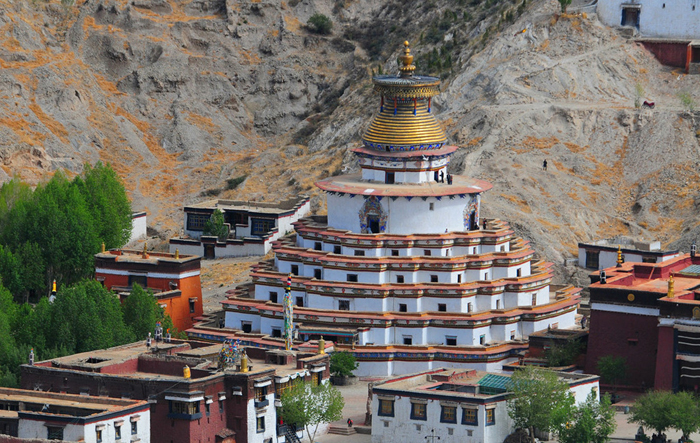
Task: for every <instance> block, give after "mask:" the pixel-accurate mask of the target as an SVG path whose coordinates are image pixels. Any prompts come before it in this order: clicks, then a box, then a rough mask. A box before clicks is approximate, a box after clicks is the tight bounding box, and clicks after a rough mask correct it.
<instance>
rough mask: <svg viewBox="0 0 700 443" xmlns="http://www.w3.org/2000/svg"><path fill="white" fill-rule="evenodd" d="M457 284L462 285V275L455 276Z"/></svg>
mask: <svg viewBox="0 0 700 443" xmlns="http://www.w3.org/2000/svg"><path fill="white" fill-rule="evenodd" d="M457 283H462V274H457Z"/></svg>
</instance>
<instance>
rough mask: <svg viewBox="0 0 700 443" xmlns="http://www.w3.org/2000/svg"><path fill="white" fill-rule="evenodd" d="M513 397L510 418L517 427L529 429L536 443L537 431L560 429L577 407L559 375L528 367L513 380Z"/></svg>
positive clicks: (520, 371)
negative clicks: (573, 408)
mask: <svg viewBox="0 0 700 443" xmlns="http://www.w3.org/2000/svg"><path fill="white" fill-rule="evenodd" d="M510 380H511V388H510V390H511V392H512V396H511V398H510V399H509V400H508V415H510V417H511V418H512V419H513V422H514V423H515V426H516V427H519V428H523V429H527V430H528V432H529V435H530V439H531V440H532V441H534V436H535V435H534V434H535V431H534V430H535V428H537V429H539V430H541V431H550V430H552V429H554V428H557V427H559V425H560V424H561V422H562V421H563V420H565V419H566V417H567V416H568V414H569V412H570V410H571V407H572V405H573V403H574V398H573V396H571V394H570V393H569V385H568V384H566V383H565V382H564V381H561V380H559V378H558V377H557V374H556V373H554V372H552V371H548V370H545V369H538V368H535V367H532V366H525V367H523V368H522V369H519V370H518V371H516V372H515V373H514V374H513V375H512V376H511V378H510Z"/></svg>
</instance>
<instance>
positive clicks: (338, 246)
mask: <svg viewBox="0 0 700 443" xmlns="http://www.w3.org/2000/svg"><path fill="white" fill-rule="evenodd" d="M340 252H341V249H340V245H335V246H333V253H334V254H340Z"/></svg>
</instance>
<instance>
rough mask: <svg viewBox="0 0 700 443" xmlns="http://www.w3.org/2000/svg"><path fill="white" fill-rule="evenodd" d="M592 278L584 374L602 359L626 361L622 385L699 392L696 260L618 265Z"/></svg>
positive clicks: (699, 261)
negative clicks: (616, 358)
mask: <svg viewBox="0 0 700 443" xmlns="http://www.w3.org/2000/svg"><path fill="white" fill-rule="evenodd" d="M604 272H605V274H604V277H603V271H600V272H597V273H594V274H592V275H591V280H592V281H593V283H592V284H591V286H590V293H591V320H590V335H589V339H588V355H587V359H586V372H589V373H598V370H597V363H598V360H599V359H600V358H601V357H604V356H607V355H612V356H621V357H624V358H625V359H626V361H627V368H628V370H627V378H626V382H627V384H628V385H630V386H632V387H637V388H640V389H645V388H656V389H673V390H679V389H681V390H694V391H697V390H698V384H700V257H698V256H695V254H692V253H691V254H683V255H681V256H679V257H676V258H673V259H670V260H667V261H664V262H661V263H622V264H621V265H620V266H619V267H613V268H608V269H605V270H604Z"/></svg>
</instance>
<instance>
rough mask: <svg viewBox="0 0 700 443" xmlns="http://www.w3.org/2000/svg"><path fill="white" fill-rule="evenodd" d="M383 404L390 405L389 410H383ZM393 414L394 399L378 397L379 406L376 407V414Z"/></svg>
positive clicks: (386, 415)
mask: <svg viewBox="0 0 700 443" xmlns="http://www.w3.org/2000/svg"><path fill="white" fill-rule="evenodd" d="M384 405H391V407H390V408H388V409H390V411H385V410H384V408H383V406H384ZM394 414H395V408H394V400H388V399H383V398H380V399H379V406H378V408H377V415H378V416H380V417H393V416H394Z"/></svg>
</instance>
